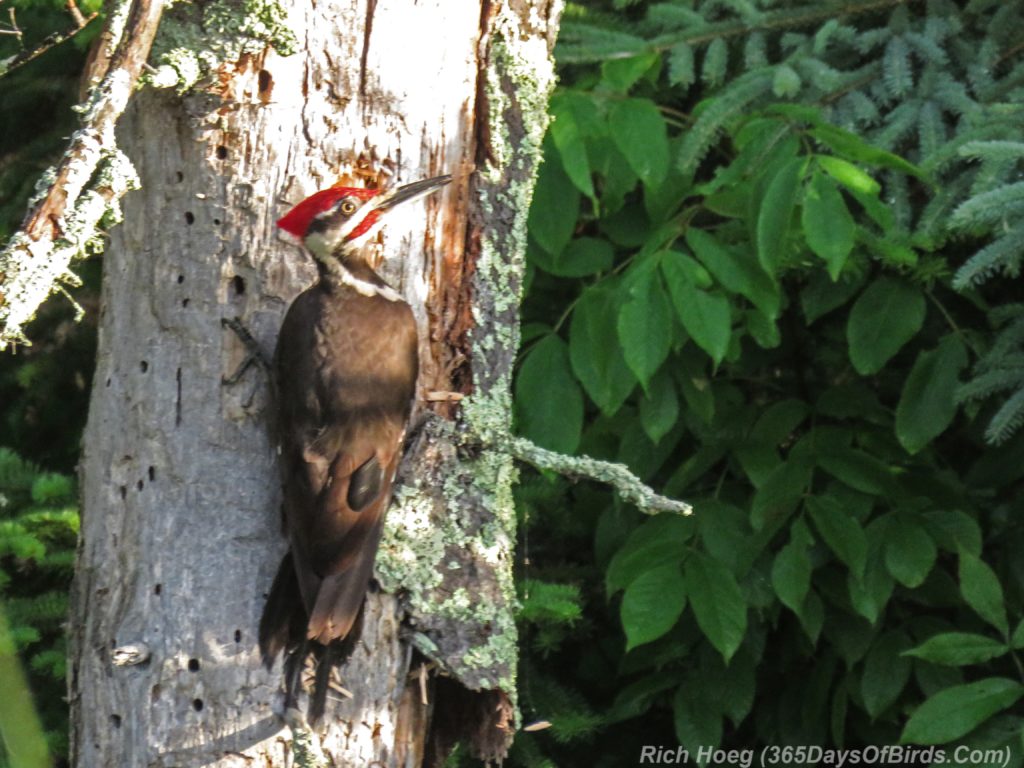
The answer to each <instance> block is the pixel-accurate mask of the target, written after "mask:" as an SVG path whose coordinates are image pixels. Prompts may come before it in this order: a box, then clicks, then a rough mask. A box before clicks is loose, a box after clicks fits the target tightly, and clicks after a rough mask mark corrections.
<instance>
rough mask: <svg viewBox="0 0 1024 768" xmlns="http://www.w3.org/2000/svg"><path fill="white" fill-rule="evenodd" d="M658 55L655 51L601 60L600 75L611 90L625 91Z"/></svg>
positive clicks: (652, 64) (641, 75)
mask: <svg viewBox="0 0 1024 768" xmlns="http://www.w3.org/2000/svg"><path fill="white" fill-rule="evenodd" d="M659 58H660V57H659V56H658V54H657V53H641V54H640V55H638V56H630V57H628V58H615V59H609V60H608V61H605V62H602V64H601V76H602V79H603V80H604V82H605V83H606V84H607V85H608V86H610V87H611V89H612V90H614V91H618V92H620V93H625V92H626V91H628V90H629V89H630V88H632V87H633V85H634V84H635V83H636V81H637V80H639V79H640V78H641V77H643V76H644V75H645V74H647V72H648V70H650V69H651V67H652V66H654V64H655V62H657V61H658V59H659Z"/></svg>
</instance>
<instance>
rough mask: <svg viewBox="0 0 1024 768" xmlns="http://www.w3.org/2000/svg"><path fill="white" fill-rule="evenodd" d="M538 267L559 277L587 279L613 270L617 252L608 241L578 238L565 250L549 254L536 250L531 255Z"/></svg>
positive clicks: (594, 238)
mask: <svg viewBox="0 0 1024 768" xmlns="http://www.w3.org/2000/svg"><path fill="white" fill-rule="evenodd" d="M530 256H531V258H532V259H533V261H534V262H535V263H536V264H537V266H538V267H540V268H541V269H543V270H544V271H545V272H547V273H548V274H551V275H556V276H557V277H586V276H588V275H593V274H596V273H598V272H604V271H606V270H608V269H610V268H611V266H612V262H613V261H614V260H615V250H614V249H613V248H612V244H611V243H609V242H608V241H607V240H601V239H599V238H596V237H577V238H575V239H573V240H570V241H569V244H568V245H567V246H566V247H565V249H564V250H562V251H559V252H558V253H557V254H554V255H552V254H549V253H547V252H546V251H544V250H543V249H540V248H536V249H533V251H531V253H530Z"/></svg>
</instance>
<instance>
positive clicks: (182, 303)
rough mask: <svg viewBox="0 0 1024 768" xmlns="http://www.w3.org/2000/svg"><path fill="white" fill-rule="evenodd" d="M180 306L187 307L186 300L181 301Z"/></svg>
mask: <svg viewBox="0 0 1024 768" xmlns="http://www.w3.org/2000/svg"><path fill="white" fill-rule="evenodd" d="M181 306H183V307H187V306H188V299H182V300H181Z"/></svg>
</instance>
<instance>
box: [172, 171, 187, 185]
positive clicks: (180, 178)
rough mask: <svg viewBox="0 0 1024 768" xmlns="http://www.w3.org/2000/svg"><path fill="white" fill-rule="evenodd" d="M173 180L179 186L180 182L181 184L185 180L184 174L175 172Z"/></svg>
mask: <svg viewBox="0 0 1024 768" xmlns="http://www.w3.org/2000/svg"><path fill="white" fill-rule="evenodd" d="M174 178H175V179H176V180H177V182H178V183H179V184H181V182H183V181H184V180H185V174H184V173H182V172H181V171H177V172H176V173H175V174H174Z"/></svg>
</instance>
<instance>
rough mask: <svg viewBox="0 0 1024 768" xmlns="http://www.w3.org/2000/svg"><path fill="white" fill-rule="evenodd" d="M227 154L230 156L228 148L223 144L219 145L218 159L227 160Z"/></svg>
mask: <svg viewBox="0 0 1024 768" xmlns="http://www.w3.org/2000/svg"><path fill="white" fill-rule="evenodd" d="M227 156H228V148H227V147H225V146H224V145H223V144H221V145H220V146H219V147H217V159H218V160H225V159H227Z"/></svg>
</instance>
